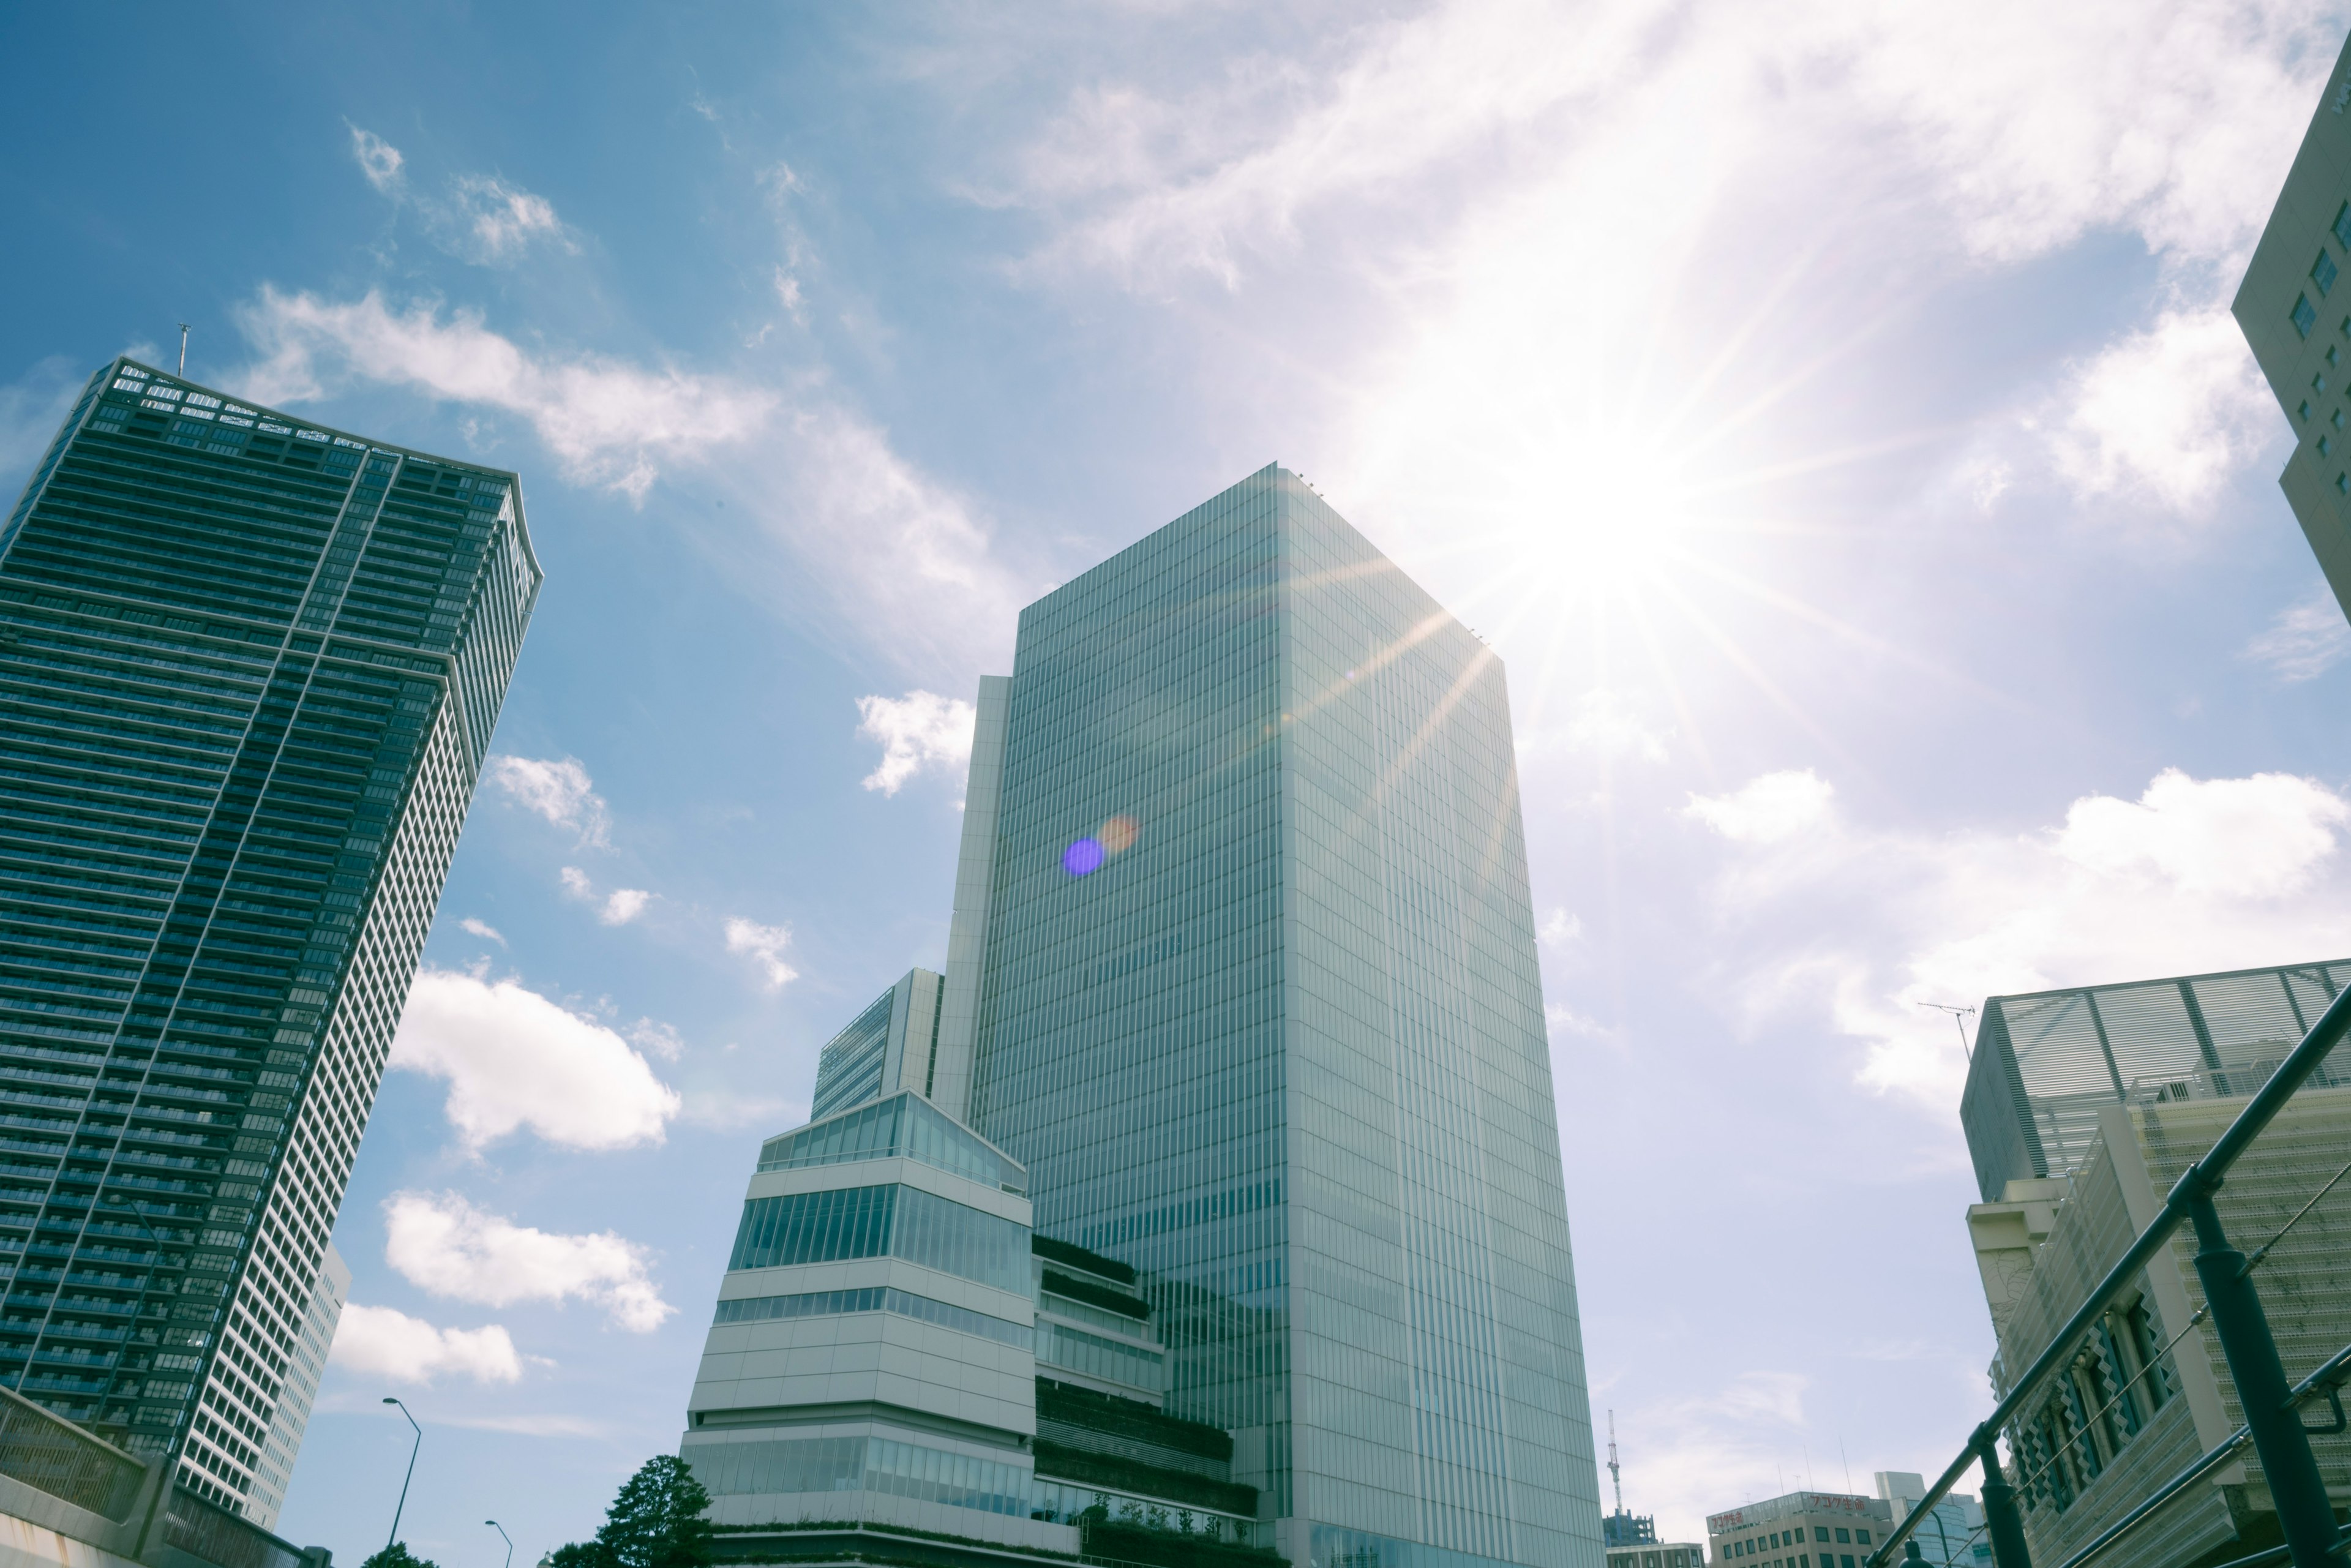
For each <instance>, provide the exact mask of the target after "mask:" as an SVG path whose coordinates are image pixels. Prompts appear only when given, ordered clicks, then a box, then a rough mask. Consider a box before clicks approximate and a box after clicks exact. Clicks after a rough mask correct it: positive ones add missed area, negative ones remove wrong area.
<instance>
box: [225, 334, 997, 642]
mask: <svg viewBox="0 0 2351 1568" xmlns="http://www.w3.org/2000/svg"><path fill="white" fill-rule="evenodd" d="M239 320H240V323H241V325H242V328H243V329H244V332H245V334H246V339H247V340H249V341H250V342H251V343H252V344H253V345H254V347H255V349H256V350H257V351H258V353H259V355H260V358H259V360H258V361H257V362H256V363H255V364H253V365H251V366H249V367H247V368H246V371H243V372H242V373H241V374H240V375H239V376H238V377H237V378H235V384H236V385H237V386H238V388H239V389H240V390H241V391H243V392H246V394H248V395H250V396H253V397H256V398H258V399H260V400H262V401H264V402H277V403H280V404H285V403H293V402H306V401H310V400H315V399H320V398H325V397H328V396H330V395H332V394H333V393H335V392H337V391H339V390H340V389H341V388H343V387H344V386H346V385H349V384H352V383H357V382H375V383H377V384H381V385H387V386H394V387H402V388H405V389H407V390H409V391H412V392H417V393H419V394H421V395H423V396H425V397H428V398H432V399H434V400H437V401H443V402H455V403H457V404H460V405H462V406H464V407H465V408H467V409H469V410H474V411H483V410H487V411H492V412H496V413H507V414H512V415H515V416H517V417H519V418H521V419H524V420H526V421H528V423H530V425H531V426H532V428H533V429H534V430H535V431H536V432H537V433H538V438H539V439H540V441H542V442H543V443H545V444H546V445H547V447H548V449H549V451H550V452H551V453H553V455H555V457H556V459H557V460H558V462H559V465H560V467H561V470H562V472H563V473H564V475H565V476H566V477H567V478H569V479H570V480H571V481H573V482H575V483H580V484H588V485H599V486H606V487H609V488H611V489H615V490H619V491H621V492H622V493H624V494H626V495H628V496H629V497H632V499H635V500H637V501H640V502H642V501H643V498H644V497H645V496H646V494H647V493H648V492H649V491H650V490H651V489H652V487H653V483H654V480H655V479H656V478H657V477H658V476H659V472H660V468H661V466H662V465H671V464H677V465H694V466H695V467H696V468H698V469H699V470H700V471H701V473H702V476H703V479H704V481H705V483H706V484H707V485H708V486H709V487H710V488H712V489H713V490H715V491H716V492H717V493H718V494H719V496H720V497H723V498H725V499H726V502H727V503H728V506H727V507H726V510H725V511H715V510H714V512H713V513H712V514H710V515H708V516H705V515H703V514H700V513H699V512H697V513H695V514H693V515H691V516H681V517H678V518H677V519H676V520H677V521H678V522H679V523H680V524H681V525H682V526H684V528H686V529H687V530H688V532H689V533H690V534H691V535H692V536H693V537H694V538H695V539H696V541H697V542H698V543H699V544H701V545H702V546H703V547H704V548H705V549H708V550H709V551H710V552H711V553H712V554H713V555H715V556H716V557H718V558H719V560H720V564H721V565H722V567H723V568H724V569H725V571H726V576H727V579H728V580H730V581H731V582H733V583H735V584H736V585H737V587H738V588H739V589H740V590H741V591H744V592H746V593H749V594H752V595H755V596H758V597H760V598H763V599H767V600H772V601H776V602H777V603H778V605H779V607H781V608H783V609H784V610H786V611H788V612H789V613H791V614H793V615H795V616H796V617H806V616H808V615H810V612H812V611H813V612H831V615H832V617H833V619H834V620H835V622H837V624H838V625H839V627H840V628H841V632H843V633H844V634H847V635H854V636H858V637H862V638H864V639H866V640H867V641H868V642H869V643H871V645H872V646H873V647H874V648H875V649H876V650H877V651H880V652H882V653H885V654H887V655H888V656H890V657H891V658H893V660H895V661H896V662H897V663H898V664H901V665H902V666H903V667H904V668H906V669H908V670H909V671H912V672H917V673H926V672H931V671H938V670H953V671H956V672H962V671H967V670H969V669H972V668H975V667H977V666H979V665H981V664H986V663H987V662H989V661H991V660H1000V658H1001V657H1002V655H1003V653H1004V651H1005V650H1006V649H1007V648H1008V644H1009V642H1010V631H1011V626H1012V622H1013V615H1014V612H1016V611H1017V610H1018V609H1019V605H1020V604H1021V603H1022V602H1024V601H1026V599H1027V598H1029V594H1027V593H1026V592H1025V591H1023V588H1022V586H1021V585H1022V584H1023V583H1025V582H1026V581H1027V580H1029V574H1026V573H1019V574H1016V573H1013V572H1010V571H1008V570H1006V569H1005V568H1004V567H1003V566H1002V565H1000V564H999V563H998V562H997V561H996V560H995V559H994V558H993V557H992V555H991V553H990V544H989V538H988V534H987V528H986V527H985V526H983V524H982V521H981V519H980V518H979V517H977V515H976V513H975V510H974V508H973V507H972V506H971V505H970V503H969V502H967V500H966V499H965V498H964V497H962V496H960V495H958V494H956V492H955V491H953V490H952V489H950V488H948V487H947V486H944V485H941V484H940V483H938V482H937V481H935V480H934V479H932V478H931V477H929V476H927V475H925V474H924V473H923V472H921V471H920V470H919V469H917V468H916V467H915V466H914V465H913V464H911V463H908V462H907V461H906V460H905V459H904V457H902V456H901V455H899V454H898V453H897V452H895V451H894V450H893V448H892V446H891V444H890V441H889V437H888V434H887V433H885V432H883V430H881V429H879V428H877V427H876V426H874V425H873V424H872V423H871V422H869V421H867V420H865V419H863V418H861V417H860V416H859V415H857V414H856V413H852V411H850V410H848V409H846V408H843V407H841V405H840V404H839V403H838V402H835V401H834V400H832V398H831V396H830V395H829V393H828V392H827V390H826V388H825V387H824V385H823V380H822V378H821V377H820V376H807V377H803V378H801V379H800V380H799V382H796V383H795V385H794V386H793V388H792V389H791V391H790V392H789V395H785V394H783V393H779V392H777V391H775V390H772V389H770V388H768V387H763V386H758V385H755V384H750V383H747V382H740V381H737V380H733V379H730V378H727V377H723V376H712V375H695V374H692V373H689V372H687V371H680V370H675V369H670V368H662V369H645V368H643V367H640V366H637V365H633V364H629V363H625V362H622V361H617V360H613V359H611V358H608V357H603V356H598V355H592V354H581V355H572V356H569V357H566V356H563V355H560V354H556V353H540V352H533V351H530V350H525V349H524V348H522V347H520V346H519V345H517V344H516V343H515V342H514V341H512V340H509V339H507V338H504V337H501V336H500V335H498V334H497V333H496V332H493V331H491V330H490V329H488V328H487V327H486V325H484V322H483V319H482V318H481V317H480V316H479V315H477V314H471V313H467V312H465V311H463V310H457V311H452V312H449V313H448V314H446V315H445V316H444V313H443V312H442V310H441V308H439V307H438V306H437V305H435V304H434V303H432V302H429V301H425V302H418V303H415V304H413V305H410V306H408V307H406V308H395V307H393V306H392V305H390V304H388V303H387V302H386V301H385V299H384V298H383V297H382V296H381V294H378V293H374V292H371V293H369V294H367V295H365V296H363V297H361V298H359V299H357V300H352V301H348V302H340V301H335V300H329V299H325V298H319V297H318V296H316V295H312V294H308V293H300V294H290V295H289V294H282V293H279V292H277V290H276V289H274V288H269V287H264V288H263V290H262V291H261V293H260V295H259V296H258V297H257V298H256V299H255V300H254V301H253V303H251V304H250V305H248V306H246V308H244V309H243V310H241V311H240V312H239ZM755 436H756V437H758V439H757V440H756V441H754V440H753V439H752V438H753V437H755ZM778 546H780V547H781V548H782V550H783V552H784V553H785V555H786V556H787V557H789V559H785V560H778V559H777V547H778ZM943 603H953V604H956V605H957V606H958V607H959V611H958V613H956V614H954V615H941V614H940V613H939V612H938V607H939V606H940V605H941V604H943Z"/></svg>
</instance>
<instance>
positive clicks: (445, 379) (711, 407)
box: [238, 285, 777, 500]
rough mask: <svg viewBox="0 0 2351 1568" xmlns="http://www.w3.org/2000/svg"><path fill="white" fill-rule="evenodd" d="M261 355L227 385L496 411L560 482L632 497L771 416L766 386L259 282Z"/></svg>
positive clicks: (281, 399) (256, 338) (296, 396)
mask: <svg viewBox="0 0 2351 1568" xmlns="http://www.w3.org/2000/svg"><path fill="white" fill-rule="evenodd" d="M239 319H240V321H241V323H242V326H243V328H244V331H245V335H246V338H247V339H248V340H250V341H252V343H253V344H254V345H255V346H256V348H257V349H258V350H260V351H261V354H262V358H261V361H259V362H258V363H257V364H255V365H253V366H251V367H250V368H248V369H247V370H246V372H245V373H244V374H243V375H242V376H241V377H240V378H239V381H238V385H239V388H240V390H241V391H243V392H245V393H246V395H248V396H251V397H254V398H257V399H259V400H260V401H262V402H273V403H279V404H284V403H291V402H308V401H310V400H312V399H317V398H322V397H326V396H328V395H329V394H330V392H332V391H333V390H334V389H335V388H336V387H338V386H340V385H341V384H343V383H344V382H350V381H358V380H366V381H374V382H386V383H389V384H391V385H393V386H401V387H406V388H408V389H409V390H411V391H413V392H422V393H423V394H424V395H425V396H427V397H431V398H434V399H439V400H445V401H448V402H460V403H466V404H471V405H475V406H479V407H486V408H491V409H496V410H499V411H501V412H503V413H512V414H516V415H518V416H519V417H521V418H523V419H526V420H528V421H529V423H530V424H531V426H532V428H533V429H535V430H536V431H537V432H538V437H539V439H540V440H541V441H543V442H545V443H546V444H547V446H548V448H549V451H551V452H553V453H554V454H555V455H556V457H557V458H558V459H559V461H560V462H561V463H562V465H563V466H564V469H565V471H566V473H567V474H568V475H569V476H570V477H571V478H573V479H574V480H576V481H579V482H580V483H585V484H595V485H602V486H607V487H609V488H611V489H616V490H621V491H623V492H625V493H627V494H628V495H629V496H631V497H634V498H636V499H639V500H642V499H643V497H644V495H645V492H646V491H647V490H649V489H651V488H652V486H653V479H654V477H655V476H656V473H657V470H656V468H655V466H654V460H655V459H656V458H662V459H668V458H672V457H687V458H694V457H700V456H702V455H705V454H706V453H707V452H708V451H709V450H710V449H712V448H714V447H718V446H724V445H727V444H733V443H736V442H739V441H741V440H743V439H744V438H746V437H747V436H748V435H750V434H752V433H753V432H754V431H756V430H758V428H759V427H760V426H761V425H762V424H763V423H765V422H766V421H767V419H768V415H769V414H770V413H772V412H773V410H774V408H775V405H776V401H777V400H776V397H775V395H774V394H773V393H772V392H767V391H765V390H764V389H761V388H758V387H752V386H746V385H743V384H741V383H739V382H730V381H726V380H723V379H720V378H717V377H712V376H694V375H688V374H686V373H684V372H683V371H646V370H641V369H638V368H637V367H635V366H633V365H628V364H623V363H621V362H619V361H613V360H610V359H605V358H602V357H600V356H595V355H580V356H578V357H575V358H573V359H570V360H568V361H567V360H555V359H538V358H534V357H533V356H531V355H529V354H527V353H525V352H524V351H523V350H521V349H519V348H517V346H516V345H515V344H514V343H513V342H511V341H509V340H507V339H505V338H502V337H500V336H498V335H497V334H496V333H495V332H493V331H491V330H489V329H487V328H486V327H485V326H483V324H482V319H481V317H480V316H478V315H475V314H469V313H467V312H465V311H462V310H459V311H453V312H452V313H451V314H450V315H449V317H448V319H446V320H444V319H443V318H442V315H441V312H440V308H439V307H438V306H436V305H434V304H432V303H430V302H420V303H418V304H416V305H413V306H412V307H410V308H408V309H407V310H405V311H400V310H395V309H393V308H392V307H390V306H388V305H386V304H385V302H384V299H383V297H382V295H381V294H379V293H376V292H374V291H373V290H371V291H370V292H369V293H367V294H366V295H365V296H363V297H361V298H359V299H356V300H352V301H350V302H348V303H337V302H335V301H332V300H328V299H322V298H319V297H318V296H316V295H313V294H308V293H301V294H280V293H279V292H277V289H276V288H274V287H268V286H266V285H265V286H264V287H263V288H262V291H261V294H260V297H259V298H256V300H255V301H254V302H253V303H252V304H251V305H249V306H246V308H244V309H243V310H241V311H240V312H239Z"/></svg>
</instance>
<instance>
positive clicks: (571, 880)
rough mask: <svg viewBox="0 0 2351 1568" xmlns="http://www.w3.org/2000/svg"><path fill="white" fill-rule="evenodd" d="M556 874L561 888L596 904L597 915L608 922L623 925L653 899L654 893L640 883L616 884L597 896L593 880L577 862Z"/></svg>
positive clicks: (638, 913)
mask: <svg viewBox="0 0 2351 1568" xmlns="http://www.w3.org/2000/svg"><path fill="white" fill-rule="evenodd" d="M557 875H558V879H559V881H560V882H561V883H563V891H564V892H566V893H568V894H570V895H571V896H572V897H574V898H576V899H579V900H580V902H581V903H583V904H597V905H599V907H598V909H597V911H596V918H597V919H599V920H601V921H602V922H603V923H604V924H605V925H627V924H628V923H629V922H630V921H632V920H634V919H635V918H636V917H637V916H638V915H643V913H644V912H645V906H646V905H647V904H651V903H652V902H653V894H650V893H648V892H646V891H645V890H644V889H643V888H642V887H616V888H614V889H612V891H611V892H610V893H608V894H602V895H601V896H600V895H599V894H597V892H596V884H595V883H593V882H592V881H590V879H589V876H588V873H586V872H584V871H581V870H580V868H579V867H578V866H576V865H568V866H565V867H564V868H563V869H562V871H561V872H559V873H557Z"/></svg>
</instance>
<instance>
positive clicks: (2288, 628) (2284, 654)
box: [2243, 583, 2351, 681]
mask: <svg viewBox="0 0 2351 1568" xmlns="http://www.w3.org/2000/svg"><path fill="white" fill-rule="evenodd" d="M2346 653H2351V622H2346V621H2345V620H2344V618H2343V606H2342V605H2341V604H2340V603H2338V602H2336V601H2335V594H2334V591H2333V590H2331V589H2329V588H2328V587H2327V586H2326V585H2325V583H2321V584H2320V585H2319V586H2318V588H2317V589H2316V590H2315V591H2314V592H2312V594H2311V595H2310V596H2309V597H2308V598H2307V599H2302V600H2298V601H2295V602H2294V603H2292V604H2289V605H2287V606H2286V607H2285V608H2284V609H2283V610H2281V611H2279V612H2277V618H2276V619H2275V620H2273V621H2272V622H2270V624H2269V628H2268V630H2266V631H2264V632H2262V633H2261V635H2259V636H2257V637H2255V638H2254V639H2253V640H2252V642H2250V643H2246V644H2245V651H2244V655H2243V656H2244V657H2245V658H2248V659H2251V660H2253V661H2254V662H2255V663H2257V664H2267V665H2268V666H2269V667H2270V668H2271V669H2272V670H2274V671H2275V672H2277V676H2278V679H2280V680H2282V681H2307V680H2310V679H2313V678H2314V677H2315V676H2318V675H2323V674H2325V673H2326V672H2327V671H2329V670H2331V669H2333V668H2334V667H2335V665H2336V664H2340V663H2342V661H2343V656H2344V655H2345V654H2346Z"/></svg>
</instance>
